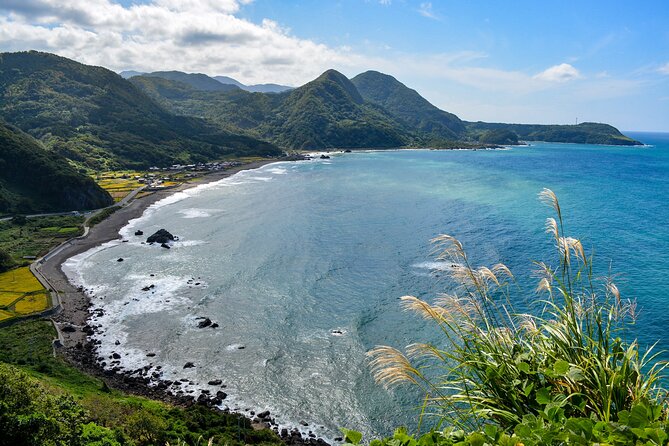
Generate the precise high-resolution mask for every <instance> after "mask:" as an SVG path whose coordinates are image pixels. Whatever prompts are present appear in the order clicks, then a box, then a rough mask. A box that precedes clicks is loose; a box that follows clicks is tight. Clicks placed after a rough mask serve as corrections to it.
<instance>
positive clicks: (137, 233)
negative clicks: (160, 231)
mask: <svg viewBox="0 0 669 446" xmlns="http://www.w3.org/2000/svg"><path fill="white" fill-rule="evenodd" d="M135 235H144V231H140V230H139V229H138V230H136V231H135Z"/></svg>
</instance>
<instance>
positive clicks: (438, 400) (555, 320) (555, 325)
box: [369, 189, 666, 444]
mask: <svg viewBox="0 0 669 446" xmlns="http://www.w3.org/2000/svg"><path fill="white" fill-rule="evenodd" d="M539 195H540V198H541V199H542V200H543V201H544V202H545V203H547V204H548V205H550V206H551V207H552V209H553V211H554V212H555V214H556V215H555V218H549V219H547V222H546V232H547V233H548V234H549V235H550V237H551V240H552V242H553V243H554V245H555V249H556V254H557V257H558V262H557V263H556V264H555V265H554V266H551V265H548V264H546V263H543V262H536V264H535V265H536V267H537V273H538V275H539V285H538V287H537V292H538V293H541V295H542V296H543V297H542V298H541V299H540V304H541V308H540V309H539V311H538V312H537V313H536V314H521V313H519V312H517V311H515V309H514V305H513V303H512V302H513V298H512V291H513V290H514V289H515V288H514V287H512V284H513V283H514V280H515V279H514V276H513V275H512V273H511V271H509V269H508V268H507V267H506V266H505V265H503V264H497V265H495V266H493V267H490V268H489V267H485V266H483V267H478V268H477V267H474V266H473V265H472V263H471V262H470V260H469V258H468V257H467V254H466V253H465V250H464V248H463V246H462V244H461V243H460V242H459V241H458V240H457V239H455V238H454V237H451V236H448V235H442V236H439V237H437V238H435V239H434V240H433V243H434V244H435V246H436V247H437V252H438V258H439V259H440V260H444V261H448V262H449V263H450V264H451V265H453V266H454V267H453V268H452V271H451V278H452V279H453V283H454V284H455V286H454V289H453V290H452V293H451V294H445V295H442V296H440V297H439V298H438V299H437V300H436V301H435V302H434V303H428V302H426V301H424V300H421V299H418V298H416V297H413V296H405V297H403V298H402V306H403V307H404V308H405V309H407V310H411V311H413V312H415V313H418V314H419V315H421V316H423V317H424V318H425V319H428V320H430V321H433V322H434V323H435V324H436V325H437V326H438V327H439V329H440V330H441V333H442V334H443V340H444V343H443V344H442V345H433V344H429V343H416V344H412V345H410V346H408V347H407V349H406V353H403V352H401V351H400V350H397V349H395V348H393V347H389V346H379V347H376V348H375V349H373V350H372V351H370V352H369V357H370V358H371V366H372V369H373V372H374V375H375V378H376V379H377V380H378V381H379V382H381V383H383V384H384V385H385V386H392V385H396V384H399V383H404V382H410V383H413V384H415V385H418V386H420V387H421V388H422V389H423V390H424V391H425V393H426V398H425V407H424V410H425V412H426V413H431V414H434V415H436V417H437V420H438V425H439V424H441V423H443V422H445V421H448V422H450V423H451V424H452V425H453V426H456V427H460V428H464V429H474V430H476V431H483V430H484V429H491V428H489V427H488V425H489V424H490V423H494V424H495V425H498V426H499V427H501V429H502V431H503V432H506V433H509V432H514V434H515V435H518V436H521V437H522V438H523V440H524V441H526V440H527V442H526V443H525V444H528V443H532V444H540V443H541V442H547V443H550V441H548V440H549V439H550V438H553V437H554V438H561V439H566V438H571V436H573V435H579V436H581V437H583V438H586V437H592V436H593V435H594V436H597V437H598V438H604V437H607V438H608V437H616V436H618V435H624V436H629V432H632V433H633V434H634V435H636V436H637V437H638V438H644V439H645V438H646V437H648V438H650V436H653V437H654V438H656V439H658V440H659V439H660V438H664V437H663V436H662V434H661V433H660V432H659V431H657V432H656V429H658V427H657V426H656V425H654V424H653V423H657V422H662V423H663V424H662V427H660V428H659V429H660V430H663V429H665V427H666V423H665V420H666V406H665V405H664V402H665V397H666V392H665V391H664V390H663V389H661V388H660V387H659V379H660V375H661V373H662V372H663V370H664V369H665V367H666V364H665V363H663V362H658V361H657V359H658V356H657V355H658V354H657V353H654V352H653V349H652V348H650V349H648V350H647V351H645V352H642V351H641V350H640V348H639V345H638V343H637V341H636V340H633V341H630V342H627V341H626V340H625V338H626V336H627V335H628V328H629V325H630V324H632V323H633V322H634V319H635V317H636V303H635V302H633V301H630V300H626V299H623V298H622V296H621V295H620V292H619V290H618V288H617V287H616V285H615V284H614V283H613V282H612V281H611V279H610V278H607V279H604V280H598V279H596V278H595V277H594V275H593V267H592V257H591V256H588V255H586V252H585V250H584V248H583V245H582V244H581V242H580V241H579V240H578V239H576V238H573V237H569V236H567V235H566V233H565V226H564V221H563V217H562V211H561V209H560V205H559V202H558V199H557V197H556V196H555V194H554V193H553V192H552V191H550V190H548V189H544V190H543V191H542V192H541V193H540V194H539ZM435 370H436V373H435ZM435 375H436V377H435ZM617 426H623V427H622V428H621V429H622V432H621V431H620V429H619V428H618V427H617ZM647 426H652V427H649V429H651V431H648V432H646V431H645V430H643V429H646V427H647ZM632 429H636V430H632ZM595 431H596V433H597V435H595V434H593V432H595ZM663 432H664V431H663ZM532 439H533V440H532ZM530 440H531V441H530ZM475 443H478V440H476V441H474V440H472V443H471V444H475Z"/></svg>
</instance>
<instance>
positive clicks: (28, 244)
mask: <svg viewBox="0 0 669 446" xmlns="http://www.w3.org/2000/svg"><path fill="white" fill-rule="evenodd" d="M83 222H84V217H82V216H74V215H66V216H53V217H39V218H29V219H27V221H26V223H25V224H23V225H17V224H13V223H12V222H11V221H2V222H0V249H2V250H4V251H7V252H8V253H9V254H10V255H11V256H12V258H13V259H14V261H15V262H16V263H18V264H19V265H28V264H29V263H30V261H29V260H25V259H24V258H23V257H26V256H34V257H40V256H42V255H44V254H46V253H47V252H49V250H51V249H53V248H54V247H56V246H58V245H59V244H61V243H62V242H64V241H66V240H68V239H70V238H71V237H74V236H78V235H80V234H82V233H83V229H82V228H81V225H82V224H83Z"/></svg>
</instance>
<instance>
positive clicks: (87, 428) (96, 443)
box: [81, 423, 121, 446]
mask: <svg viewBox="0 0 669 446" xmlns="http://www.w3.org/2000/svg"><path fill="white" fill-rule="evenodd" d="M81 442H82V444H85V445H86V446H121V443H119V442H118V441H117V439H116V434H115V433H114V431H113V430H111V429H108V428H106V427H103V426H98V425H97V424H95V423H87V424H84V425H83V426H82V432H81Z"/></svg>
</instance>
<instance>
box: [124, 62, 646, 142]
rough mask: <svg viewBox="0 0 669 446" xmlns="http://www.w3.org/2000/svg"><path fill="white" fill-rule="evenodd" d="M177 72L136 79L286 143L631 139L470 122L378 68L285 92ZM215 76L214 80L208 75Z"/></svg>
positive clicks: (194, 109) (590, 129) (598, 131)
mask: <svg viewBox="0 0 669 446" xmlns="http://www.w3.org/2000/svg"><path fill="white" fill-rule="evenodd" d="M184 76H189V75H185V74H184V73H180V74H179V76H172V75H170V76H165V75H162V74H161V75H160V77H155V76H135V77H133V78H132V80H131V82H132V83H133V84H135V85H136V86H137V87H138V88H139V89H141V90H142V91H144V92H145V93H146V94H147V95H148V96H150V97H151V98H152V99H154V100H155V101H156V102H158V103H160V104H161V105H163V106H164V107H165V108H167V109H169V110H172V111H173V112H174V113H177V114H182V115H189V116H204V117H206V118H207V119H209V120H210V121H212V122H215V123H216V124H217V125H218V126H220V127H221V128H225V129H228V130H231V131H235V132H243V133H246V134H248V135H251V136H254V137H259V138H264V139H267V140H270V141H272V142H274V143H276V144H278V145H280V146H282V147H285V148H287V149H324V148H343V147H350V148H387V147H400V146H417V147H436V148H461V147H469V146H471V147H480V145H481V144H483V145H495V144H516V143H517V140H518V136H522V137H523V139H526V140H537V139H541V140H546V141H557V142H584V143H585V142H587V143H608V144H630V143H633V141H632V140H631V139H629V138H627V137H625V136H623V135H622V134H620V132H618V131H617V130H616V129H615V128H613V127H611V126H607V125H603V124H581V125H579V126H578V128H577V130H576V131H574V130H573V129H570V128H569V127H574V126H540V125H531V126H527V125H515V124H488V123H465V122H463V121H461V120H460V119H459V118H458V117H457V116H455V115H454V114H452V113H448V112H445V111H443V110H440V109H438V108H437V107H435V106H434V105H432V104H430V103H429V102H428V101H427V100H425V99H424V98H423V97H421V96H420V95H419V94H418V93H417V92H416V91H414V90H412V89H410V88H407V87H406V86H405V85H403V84H402V83H400V82H399V81H397V80H396V79H395V78H393V77H392V76H388V75H385V74H382V73H378V72H375V71H368V72H366V73H362V74H360V75H358V76H356V77H354V78H353V79H351V80H350V81H349V80H348V79H346V78H345V77H344V76H343V75H342V74H340V73H337V72H336V71H334V70H329V71H326V72H325V73H323V75H321V76H320V77H319V78H317V79H315V80H314V81H312V82H309V83H307V84H305V85H303V86H302V87H299V88H296V89H294V90H291V91H288V92H284V93H281V94H261V93H249V92H247V91H243V90H240V89H231V90H229V91H206V90H207V89H206V88H203V87H202V86H200V85H199V84H198V83H194V82H193V80H194V79H191V78H189V77H184ZM210 80H211V79H210Z"/></svg>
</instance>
